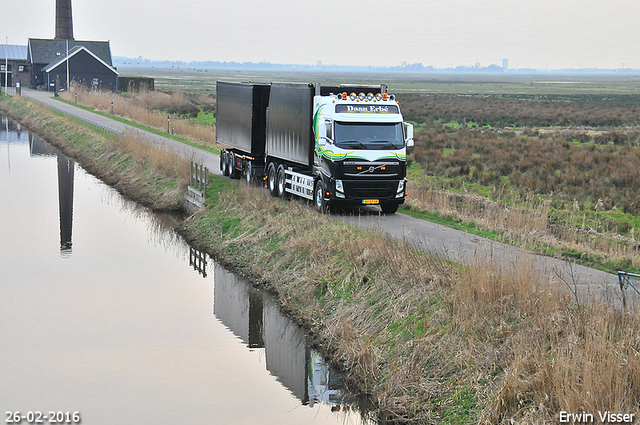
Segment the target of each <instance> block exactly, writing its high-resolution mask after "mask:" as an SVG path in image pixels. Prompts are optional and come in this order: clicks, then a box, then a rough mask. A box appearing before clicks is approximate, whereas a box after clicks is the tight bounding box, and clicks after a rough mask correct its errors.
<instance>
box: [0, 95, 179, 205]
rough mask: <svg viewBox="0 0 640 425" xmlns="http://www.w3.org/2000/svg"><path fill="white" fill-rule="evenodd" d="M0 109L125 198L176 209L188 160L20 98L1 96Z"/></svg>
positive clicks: (128, 136)
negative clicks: (114, 135)
mask: <svg viewBox="0 0 640 425" xmlns="http://www.w3.org/2000/svg"><path fill="white" fill-rule="evenodd" d="M0 111H2V112H4V113H5V114H7V115H8V116H10V117H11V118H13V119H14V120H16V121H18V122H20V123H22V124H24V125H25V126H26V127H28V128H29V129H30V130H31V131H33V132H35V133H37V134H38V135H40V136H42V137H43V138H44V139H46V140H47V141H48V142H49V143H51V144H53V145H55V146H57V147H58V148H60V149H61V150H62V151H63V152H64V153H65V154H67V155H68V156H71V157H73V158H74V159H76V160H77V161H78V162H79V163H80V165H81V166H82V167H83V168H85V169H86V170H87V171H88V172H90V173H91V174H93V175H95V176H97V177H98V178H100V179H101V180H103V181H104V182H105V183H107V184H109V185H111V186H113V187H115V188H116V189H117V190H118V191H119V192H121V193H123V194H124V195H125V196H127V197H129V198H131V199H133V200H135V201H138V202H140V203H142V204H143V205H146V206H149V207H151V208H154V209H156V210H180V209H182V208H183V196H184V192H185V190H186V186H187V184H188V179H189V162H188V161H185V160H183V159H182V158H180V157H179V156H178V155H176V154H174V153H172V152H169V151H166V150H159V149H156V148H153V147H150V146H149V145H148V144H146V143H144V142H142V141H140V140H137V139H136V138H135V137H134V136H133V135H130V134H125V135H124V136H122V137H107V136H105V135H104V134H103V133H99V132H95V131H92V130H90V129H89V128H87V127H84V126H82V125H79V124H78V123H77V122H75V121H72V120H70V119H68V118H66V117H63V116H60V115H58V114H55V113H53V112H52V111H51V110H49V109H47V108H45V107H43V106H40V105H38V104H35V103H34V102H31V101H29V100H27V99H25V98H22V97H12V98H3V99H2V100H0Z"/></svg>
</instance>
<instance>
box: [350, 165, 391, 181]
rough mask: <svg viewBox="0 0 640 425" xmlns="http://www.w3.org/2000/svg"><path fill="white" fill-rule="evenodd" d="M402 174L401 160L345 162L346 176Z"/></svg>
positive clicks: (389, 175)
mask: <svg viewBox="0 0 640 425" xmlns="http://www.w3.org/2000/svg"><path fill="white" fill-rule="evenodd" d="M399 174H400V163H399V162H345V163H344V175H345V176H346V177H355V176H358V177H365V178H366V177H368V176H385V177H395V176H398V175H399Z"/></svg>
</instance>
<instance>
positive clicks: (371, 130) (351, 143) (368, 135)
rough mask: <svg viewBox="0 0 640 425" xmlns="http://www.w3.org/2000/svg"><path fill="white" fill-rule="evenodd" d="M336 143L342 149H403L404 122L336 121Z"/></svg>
mask: <svg viewBox="0 0 640 425" xmlns="http://www.w3.org/2000/svg"><path fill="white" fill-rule="evenodd" d="M334 136H335V140H334V142H335V144H336V146H338V147H339V148H342V149H402V147H404V135H403V132H402V123H399V122H398V123H376V124H371V123H344V122H337V121H336V123H335V132H334Z"/></svg>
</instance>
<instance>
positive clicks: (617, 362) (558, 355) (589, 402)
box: [0, 100, 640, 424]
mask: <svg viewBox="0 0 640 425" xmlns="http://www.w3.org/2000/svg"><path fill="white" fill-rule="evenodd" d="M6 102H7V101H6V100H2V101H0V107H3V108H4V106H2V105H3V104H5V103H6ZM27 109H28V108H27ZM28 113H29V111H26V112H25V113H24V114H28ZM39 113H43V112H39ZM16 114H17V115H20V113H17V112H16ZM16 114H14V115H12V116H15V115H16ZM69 125H70V126H75V124H69ZM68 130H69V129H68ZM69 131H70V130H69ZM45 136H46V134H45ZM58 137H62V136H58ZM64 137H66V136H64ZM73 137H75V136H69V138H70V140H69V141H66V140H65V139H64V138H62V139H61V140H60V141H59V142H60V143H63V144H66V143H68V144H74V143H75V142H74V141H73ZM100 158H101V157H100V155H97V156H96V158H94V161H97V162H104V161H105V160H104V159H100ZM124 190H126V187H125V189H124ZM180 231H181V232H182V233H183V234H184V235H185V237H187V239H189V240H190V241H191V242H192V243H193V244H195V245H197V246H198V247H199V248H200V249H203V250H206V251H208V252H209V253H210V254H211V255H213V256H214V257H216V258H217V259H218V260H220V261H221V262H223V263H225V264H227V265H231V266H233V267H234V268H236V269H237V270H239V271H241V272H243V273H244V274H245V275H247V276H249V277H250V278H251V279H252V280H253V281H254V282H256V284H259V285H262V286H264V287H266V288H268V289H269V290H270V291H271V292H272V293H274V294H275V295H276V297H277V298H278V300H279V301H280V303H281V304H282V306H283V308H284V309H285V310H286V311H287V312H288V313H289V314H290V315H291V316H292V317H294V318H295V319H296V320H297V321H298V323H300V324H301V325H302V326H303V327H304V328H305V329H306V330H307V331H308V333H309V334H310V335H311V336H312V337H313V339H314V341H315V344H316V345H317V347H318V348H319V349H320V350H321V351H322V352H323V353H324V354H325V355H326V356H327V357H329V358H330V359H331V360H332V362H333V363H334V364H336V365H338V366H339V367H340V368H341V369H342V370H343V372H344V373H345V377H346V380H347V382H348V383H350V384H351V385H353V386H354V387H356V388H358V389H360V390H362V391H366V392H368V393H369V394H370V395H371V396H372V397H373V399H374V400H375V401H377V402H378V404H379V408H380V414H381V417H382V418H384V419H385V420H389V421H392V420H394V419H396V420H398V421H402V422H408V423H438V424H440V423H455V424H458V423H555V422H558V414H559V412H560V411H565V412H575V413H581V412H587V413H592V414H594V415H596V414H597V412H598V411H600V412H605V411H610V412H612V413H621V414H624V413H629V414H632V413H636V414H638V413H640V412H639V410H640V409H639V403H640V355H638V353H640V338H639V337H638V335H640V319H638V315H637V314H634V313H629V312H622V311H617V310H614V309H612V308H610V307H607V306H600V305H594V306H588V307H586V306H580V305H576V304H574V303H573V301H572V299H571V298H570V297H568V296H567V295H566V294H564V293H559V292H557V291H555V290H554V288H553V287H551V286H549V283H548V279H546V277H545V276H538V275H536V274H535V273H534V271H533V267H531V265H529V264H526V263H522V264H515V265H514V266H513V267H503V268H502V269H500V270H495V269H488V268H487V267H486V266H485V262H483V261H482V259H478V263H477V266H476V267H473V268H463V267H459V266H457V265H453V264H449V263H446V262H444V261H442V260H440V259H438V258H435V257H433V256H430V255H427V254H425V253H423V252H420V251H416V250H414V249H412V248H411V247H408V246H405V245H403V244H401V243H399V242H395V241H392V240H390V239H387V238H385V237H383V236H381V235H376V234H372V233H367V232H362V231H359V230H355V229H353V228H351V227H348V226H346V225H344V224H341V223H339V222H337V221H335V220H332V219H331V218H330V217H327V216H322V215H318V214H316V213H315V212H313V211H312V210H311V208H309V207H308V206H306V205H305V204H304V203H302V202H294V201H292V202H285V201H281V200H279V199H272V198H270V197H269V196H268V195H265V194H264V193H263V192H262V191H259V190H257V189H254V188H250V187H246V186H239V185H237V184H234V183H231V182H229V181H228V180H226V179H220V178H213V179H212V182H211V184H210V186H209V188H208V191H207V204H206V207H205V209H203V210H201V211H200V212H198V213H197V214H195V215H193V216H191V217H190V218H189V219H187V220H186V221H185V222H184V224H183V225H182V227H181V229H180Z"/></svg>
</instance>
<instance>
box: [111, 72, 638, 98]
mask: <svg viewBox="0 0 640 425" xmlns="http://www.w3.org/2000/svg"><path fill="white" fill-rule="evenodd" d="M118 70H119V71H120V73H121V74H122V75H127V76H147V77H153V78H155V81H156V82H155V84H156V89H157V90H159V91H171V92H173V91H184V92H186V93H195V92H198V93H203V94H207V93H208V94H215V88H216V81H218V80H222V81H287V82H320V83H324V84H340V83H356V84H378V83H386V84H387V85H388V86H389V91H390V92H394V93H449V94H467V95H471V94H479V95H607V94H618V95H621V94H628V95H640V75H638V74H620V75H615V74H612V75H593V74H592V75H542V74H540V75H537V74H525V75H521V74H517V73H509V74H506V75H504V74H497V75H471V74H427V73H420V74H418V73H399V72H387V73H381V72H369V73H362V72H358V73H355V72H344V73H342V72H311V71H307V70H304V71H296V70H292V71H258V70H255V71H252V70H242V71H233V70H218V69H195V68H155V67H139V66H128V65H126V66H120V67H119V68H118Z"/></svg>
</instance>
